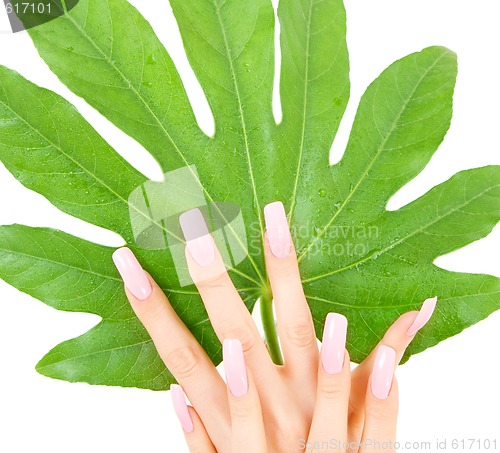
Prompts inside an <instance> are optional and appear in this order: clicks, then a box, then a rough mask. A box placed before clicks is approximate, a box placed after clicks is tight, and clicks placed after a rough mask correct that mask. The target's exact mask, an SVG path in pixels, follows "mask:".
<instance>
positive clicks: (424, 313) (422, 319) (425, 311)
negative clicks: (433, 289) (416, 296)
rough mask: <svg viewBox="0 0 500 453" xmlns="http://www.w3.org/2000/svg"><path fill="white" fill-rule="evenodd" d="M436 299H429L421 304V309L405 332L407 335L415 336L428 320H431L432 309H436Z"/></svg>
mask: <svg viewBox="0 0 500 453" xmlns="http://www.w3.org/2000/svg"><path fill="white" fill-rule="evenodd" d="M436 302H437V297H431V298H429V299H426V300H425V301H424V303H423V304H422V308H420V311H419V312H418V315H417V317H416V318H415V321H413V324H412V325H411V326H410V328H409V329H408V332H406V334H407V335H409V336H410V337H412V336H413V335H415V334H416V333H417V332H418V331H419V330H420V329H421V328H422V327H424V326H425V325H426V324H427V322H428V321H429V319H431V316H432V313H434V309H435V308H436Z"/></svg>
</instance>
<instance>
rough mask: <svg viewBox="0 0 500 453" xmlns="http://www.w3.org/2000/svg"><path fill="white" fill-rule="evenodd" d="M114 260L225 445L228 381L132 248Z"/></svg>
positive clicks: (164, 352) (163, 351)
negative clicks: (140, 262) (223, 378)
mask: <svg viewBox="0 0 500 453" xmlns="http://www.w3.org/2000/svg"><path fill="white" fill-rule="evenodd" d="M113 260H114V262H115V264H116V267H117V268H118V271H119V272H120V274H121V276H122V278H123V280H124V283H125V289H126V294H127V297H128V299H129V301H130V304H131V306H132V308H133V310H134V312H135V314H136V315H137V317H138V318H139V320H140V321H141V322H142V324H143V325H144V327H145V328H146V330H147V331H148V333H149V335H150V336H151V339H152V340H153V342H154V344H155V346H156V349H157V351H158V354H159V355H160V357H161V358H162V360H163V362H164V363H165V365H166V367H167V368H168V369H169V371H170V372H171V373H172V374H173V375H174V377H175V378H176V379H177V381H178V382H179V383H180V384H181V385H182V386H183V388H184V390H185V391H186V393H187V395H188V397H189V399H190V401H191V402H192V403H193V404H194V405H195V406H196V407H197V408H198V412H199V414H200V416H201V418H202V419H203V420H204V421H205V426H206V428H207V429H208V430H209V432H212V430H213V429H214V430H215V429H216V430H217V432H223V435H221V436H220V437H217V438H214V442H216V445H221V444H223V442H224V440H225V439H226V438H227V436H228V435H229V431H230V419H229V407H228V404H227V398H226V388H225V387H226V386H225V384H224V381H223V380H222V378H221V377H220V375H219V373H218V372H217V370H216V369H215V367H214V365H213V363H212V362H211V360H210V359H209V357H208V356H207V354H206V353H205V351H204V350H203V348H202V347H201V346H200V345H199V343H198V342H197V341H196V339H195V338H194V337H193V335H192V334H191V332H190V331H189V330H188V329H187V327H186V326H185V325H184V323H183V322H182V321H181V320H180V319H179V317H178V316H177V314H176V313H175V311H174V309H173V308H172V306H171V305H170V303H169V302H168V300H167V298H166V296H165V294H164V293H163V291H162V290H161V288H160V287H159V286H158V285H157V284H156V283H155V282H154V280H153V279H152V278H151V277H150V276H149V275H148V274H147V273H146V272H145V271H144V270H143V269H142V267H141V265H140V264H139V262H138V261H137V259H136V258H135V256H134V255H133V253H132V252H131V251H130V250H129V249H128V248H121V249H118V250H117V251H116V252H115V253H114V254H113Z"/></svg>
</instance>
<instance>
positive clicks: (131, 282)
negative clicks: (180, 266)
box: [113, 247, 153, 300]
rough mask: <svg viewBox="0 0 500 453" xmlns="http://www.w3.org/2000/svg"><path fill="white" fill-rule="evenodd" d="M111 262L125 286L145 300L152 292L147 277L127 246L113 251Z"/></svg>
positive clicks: (138, 297)
mask: <svg viewBox="0 0 500 453" xmlns="http://www.w3.org/2000/svg"><path fill="white" fill-rule="evenodd" d="M113 262H114V263H115V266H116V268H117V269H118V272H119V273H120V275H121V277H122V279H123V282H124V283H125V286H126V287H127V288H128V290H129V291H130V292H131V293H132V294H133V295H134V296H135V297H136V298H137V299H139V300H145V299H147V298H148V297H149V296H151V293H152V292H153V288H151V284H150V283H149V280H148V277H147V275H146V273H145V272H144V270H143V268H142V267H141V265H140V264H139V261H137V258H136V257H135V256H134V254H133V253H132V251H131V250H130V249H128V248H127V247H123V248H121V249H118V250H116V251H115V252H114V253H113Z"/></svg>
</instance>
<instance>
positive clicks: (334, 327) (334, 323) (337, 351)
mask: <svg viewBox="0 0 500 453" xmlns="http://www.w3.org/2000/svg"><path fill="white" fill-rule="evenodd" d="M346 335H347V318H346V317H345V316H343V315H340V314H338V313H328V316H327V317H326V322H325V329H324V330H323V342H322V345H321V363H322V364H323V369H324V370H325V371H326V372H327V373H328V374H338V373H340V372H341V371H342V368H343V366H344V352H345V342H346Z"/></svg>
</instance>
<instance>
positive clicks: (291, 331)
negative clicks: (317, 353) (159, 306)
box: [285, 321, 316, 349]
mask: <svg viewBox="0 0 500 453" xmlns="http://www.w3.org/2000/svg"><path fill="white" fill-rule="evenodd" d="M285 334H286V338H287V340H288V342H289V343H290V344H291V345H292V346H294V347H295V348H297V349H309V348H313V347H316V335H315V333H314V327H313V325H312V323H309V322H304V321H298V322H290V323H287V324H286V325H285Z"/></svg>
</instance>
